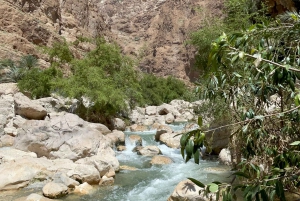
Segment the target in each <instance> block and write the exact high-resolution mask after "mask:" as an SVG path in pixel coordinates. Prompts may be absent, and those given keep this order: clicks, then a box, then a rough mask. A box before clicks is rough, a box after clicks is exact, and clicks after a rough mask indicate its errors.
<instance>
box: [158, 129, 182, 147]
mask: <svg viewBox="0 0 300 201" xmlns="http://www.w3.org/2000/svg"><path fill="white" fill-rule="evenodd" d="M180 138H181V135H177V133H163V134H161V135H160V136H159V141H160V142H161V143H163V144H165V145H167V146H168V147H170V148H175V149H178V148H180Z"/></svg>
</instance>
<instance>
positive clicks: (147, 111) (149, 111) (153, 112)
mask: <svg viewBox="0 0 300 201" xmlns="http://www.w3.org/2000/svg"><path fill="white" fill-rule="evenodd" d="M156 113H157V106H148V107H146V108H145V114H146V115H149V116H151V115H156Z"/></svg>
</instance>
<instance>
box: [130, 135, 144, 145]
mask: <svg viewBox="0 0 300 201" xmlns="http://www.w3.org/2000/svg"><path fill="white" fill-rule="evenodd" d="M129 140H130V142H131V143H132V144H135V145H136V146H142V142H143V141H142V138H141V136H139V135H130V136H129Z"/></svg>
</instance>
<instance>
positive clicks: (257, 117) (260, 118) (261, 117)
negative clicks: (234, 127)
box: [254, 115, 265, 121]
mask: <svg viewBox="0 0 300 201" xmlns="http://www.w3.org/2000/svg"><path fill="white" fill-rule="evenodd" d="M264 118H265V117H264V116H263V115H257V116H254V119H259V120H261V121H262V120H263V119H264Z"/></svg>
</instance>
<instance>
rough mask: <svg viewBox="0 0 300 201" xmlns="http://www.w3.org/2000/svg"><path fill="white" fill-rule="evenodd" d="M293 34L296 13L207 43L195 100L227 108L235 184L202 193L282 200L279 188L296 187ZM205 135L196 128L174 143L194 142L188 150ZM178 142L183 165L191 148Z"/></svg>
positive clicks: (299, 128)
mask: <svg viewBox="0 0 300 201" xmlns="http://www.w3.org/2000/svg"><path fill="white" fill-rule="evenodd" d="M299 33H300V16H299V15H298V14H297V13H287V14H285V15H284V16H281V17H280V18H278V19H277V20H276V21H274V22H264V23H261V24H255V25H252V26H251V27H250V28H248V29H247V30H245V31H240V32H236V33H233V34H229V35H227V34H225V33H223V34H222V35H221V36H220V37H219V38H218V39H217V40H216V41H215V42H214V43H213V44H212V48H211V52H210V55H209V61H210V62H209V69H208V70H207V71H206V75H207V77H208V80H207V83H206V86H205V87H204V88H203V90H202V92H201V95H202V97H203V98H206V99H210V100H212V101H213V100H215V99H216V98H218V99H223V100H224V101H225V103H227V104H228V105H229V106H230V108H231V114H232V116H233V119H234V120H235V123H232V124H230V125H227V126H230V127H231V128H232V135H231V154H232V155H233V159H234V160H233V163H234V165H235V168H236V169H237V170H238V171H237V172H236V173H234V176H235V177H238V178H239V179H240V180H239V181H238V182H237V183H234V182H233V183H230V184H217V185H218V188H216V186H215V184H209V185H207V186H206V188H205V191H206V192H217V194H218V195H217V197H218V198H219V199H221V200H223V201H225V200H237V197H236V193H237V192H238V191H242V192H243V199H244V200H249V201H250V200H257V201H258V200H263V201H268V200H274V199H275V198H276V197H277V198H278V199H279V200H281V201H284V200H286V198H285V192H286V191H289V192H294V191H297V188H298V187H299V186H300V169H299V167H300V156H299V151H300V146H299V143H298V142H299V139H300V124H299V123H300V111H299V108H300V104H299V103H300V101H299V97H300V95H299V89H298V88H297V87H296V85H297V82H298V79H299V78H300V77H299V72H300V68H299V64H300V58H299V53H300V51H299V50H300V43H299V39H298V36H299ZM206 132H208V131H207V130H203V129H202V126H201V124H200V128H199V129H197V130H195V131H191V132H189V133H188V134H186V135H184V136H182V138H181V139H184V141H185V142H189V141H191V138H192V137H193V138H192V139H193V142H194V146H193V147H194V148H195V147H197V146H198V145H199V143H197V141H198V140H200V138H201V140H202V141H203V142H205V140H206V139H205V138H204V139H203V137H202V135H199V133H206ZM187 135H188V137H185V136H187ZM197 135H198V136H197ZM184 145H185V146H183V149H185V151H186V153H187V159H186V160H189V158H190V157H188V156H189V155H190V154H188V153H189V150H191V146H192V145H189V144H188V143H186V144H184ZM195 145H196V146H195ZM200 145H201V144H200ZM194 152H195V151H194ZM242 158H245V160H242Z"/></svg>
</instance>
